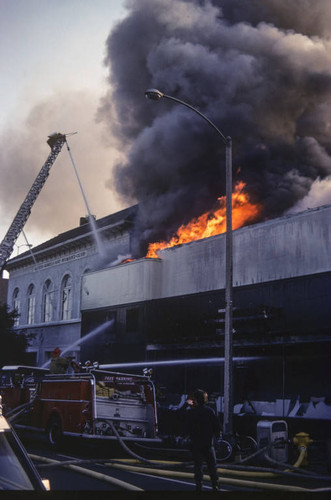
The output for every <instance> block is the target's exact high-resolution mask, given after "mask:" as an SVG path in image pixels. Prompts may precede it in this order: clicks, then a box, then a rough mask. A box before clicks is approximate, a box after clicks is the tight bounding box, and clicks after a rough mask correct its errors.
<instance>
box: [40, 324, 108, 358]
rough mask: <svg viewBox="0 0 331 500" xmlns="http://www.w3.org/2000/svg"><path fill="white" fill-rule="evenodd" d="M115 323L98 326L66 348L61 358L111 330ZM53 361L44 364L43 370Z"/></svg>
mask: <svg viewBox="0 0 331 500" xmlns="http://www.w3.org/2000/svg"><path fill="white" fill-rule="evenodd" d="M113 323H114V320H113V319H110V320H109V321H106V322H105V323H103V324H102V325H99V326H97V327H96V328H94V330H92V331H91V332H90V333H88V334H87V335H84V337H81V338H80V339H78V340H76V342H73V343H72V344H71V345H69V346H68V347H66V348H65V349H64V350H63V351H62V352H61V356H64V355H65V354H66V353H67V352H69V351H72V350H73V348H74V347H76V346H78V345H81V344H83V343H85V342H86V341H88V340H91V338H93V337H95V336H96V335H98V334H99V333H101V332H103V331H104V330H105V329H106V328H110V327H111V326H112V325H113ZM51 361H52V360H51V359H49V360H48V361H46V363H44V364H43V365H42V367H41V368H47V367H48V365H50V363H51Z"/></svg>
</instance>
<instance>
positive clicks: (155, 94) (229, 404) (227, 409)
mask: <svg viewBox="0 0 331 500" xmlns="http://www.w3.org/2000/svg"><path fill="white" fill-rule="evenodd" d="M145 97H146V98H147V99H151V100H153V101H158V100H160V99H161V98H164V99H169V100H171V101H175V102H177V103H179V104H183V106H186V107H187V108H189V109H191V110H192V111H194V112H195V113H197V114H198V115H199V116H201V118H203V119H204V120H205V121H206V122H207V123H209V125H210V126H211V127H212V128H213V129H214V130H215V131H216V132H217V133H218V135H219V136H220V137H221V139H222V142H223V144H224V145H225V148H226V150H225V154H226V156H225V170H226V245H225V259H226V260H225V269H226V277H225V331H224V420H223V433H224V435H225V436H232V434H233V431H232V417H233V363H232V286H233V257H232V140H231V137H225V136H224V135H223V134H222V132H221V131H220V130H219V129H218V128H217V127H216V125H215V124H214V123H213V122H212V121H210V120H209V119H208V118H207V117H206V116H205V115H203V114H202V113H200V111H198V110H197V109H195V108H194V107H193V106H190V105H189V104H187V103H186V102H184V101H181V100H180V99H177V98H176V97H172V96H170V95H166V94H163V92H160V91H159V90H157V89H148V90H146V92H145Z"/></svg>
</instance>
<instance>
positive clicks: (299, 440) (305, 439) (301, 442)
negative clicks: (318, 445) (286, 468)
mask: <svg viewBox="0 0 331 500" xmlns="http://www.w3.org/2000/svg"><path fill="white" fill-rule="evenodd" d="M313 442H314V441H313V440H312V439H310V436H309V434H307V433H306V432H298V434H296V435H295V436H294V438H293V444H294V445H296V446H297V447H298V451H299V452H304V451H305V453H304V458H303V461H302V465H307V464H308V460H307V448H308V446H309V445H310V444H312V443H313Z"/></svg>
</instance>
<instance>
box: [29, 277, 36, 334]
mask: <svg viewBox="0 0 331 500" xmlns="http://www.w3.org/2000/svg"><path fill="white" fill-rule="evenodd" d="M35 311H36V288H35V286H34V285H33V284H32V283H31V285H29V288H28V325H33V323H35Z"/></svg>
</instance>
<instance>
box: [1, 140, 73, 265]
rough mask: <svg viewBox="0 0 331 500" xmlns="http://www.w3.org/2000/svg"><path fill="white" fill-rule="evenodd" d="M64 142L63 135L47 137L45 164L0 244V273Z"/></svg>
mask: <svg viewBox="0 0 331 500" xmlns="http://www.w3.org/2000/svg"><path fill="white" fill-rule="evenodd" d="M65 142H66V136H65V135H64V134H60V133H55V134H52V135H49V136H48V141H47V144H48V145H49V146H50V148H51V152H50V154H49V156H48V158H47V160H46V162H45V163H44V165H43V166H42V167H41V169H40V172H39V174H38V175H37V177H36V179H35V181H34V183H33V184H32V186H31V188H30V190H29V192H28V194H27V196H26V198H25V200H24V201H23V203H22V205H21V207H20V208H19V210H18V212H17V214H16V216H15V218H14V220H13V222H12V223H11V225H10V227H9V229H8V231H7V233H6V235H5V237H4V239H3V240H2V242H1V243H0V273H1V272H2V270H3V268H4V266H5V264H6V261H7V260H8V259H9V257H10V255H11V253H12V251H13V248H14V244H15V242H16V240H17V238H18V237H19V235H20V233H21V232H22V230H23V228H24V225H25V223H26V221H27V220H28V218H29V215H30V213H31V209H32V207H33V204H34V202H35V201H36V199H37V197H38V195H39V193H40V191H41V189H42V187H43V185H44V184H45V182H46V179H47V177H48V175H49V171H50V169H51V167H52V165H53V163H54V162H55V160H56V158H57V156H58V154H59V153H60V151H61V149H62V146H63V144H64V143H65Z"/></svg>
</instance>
